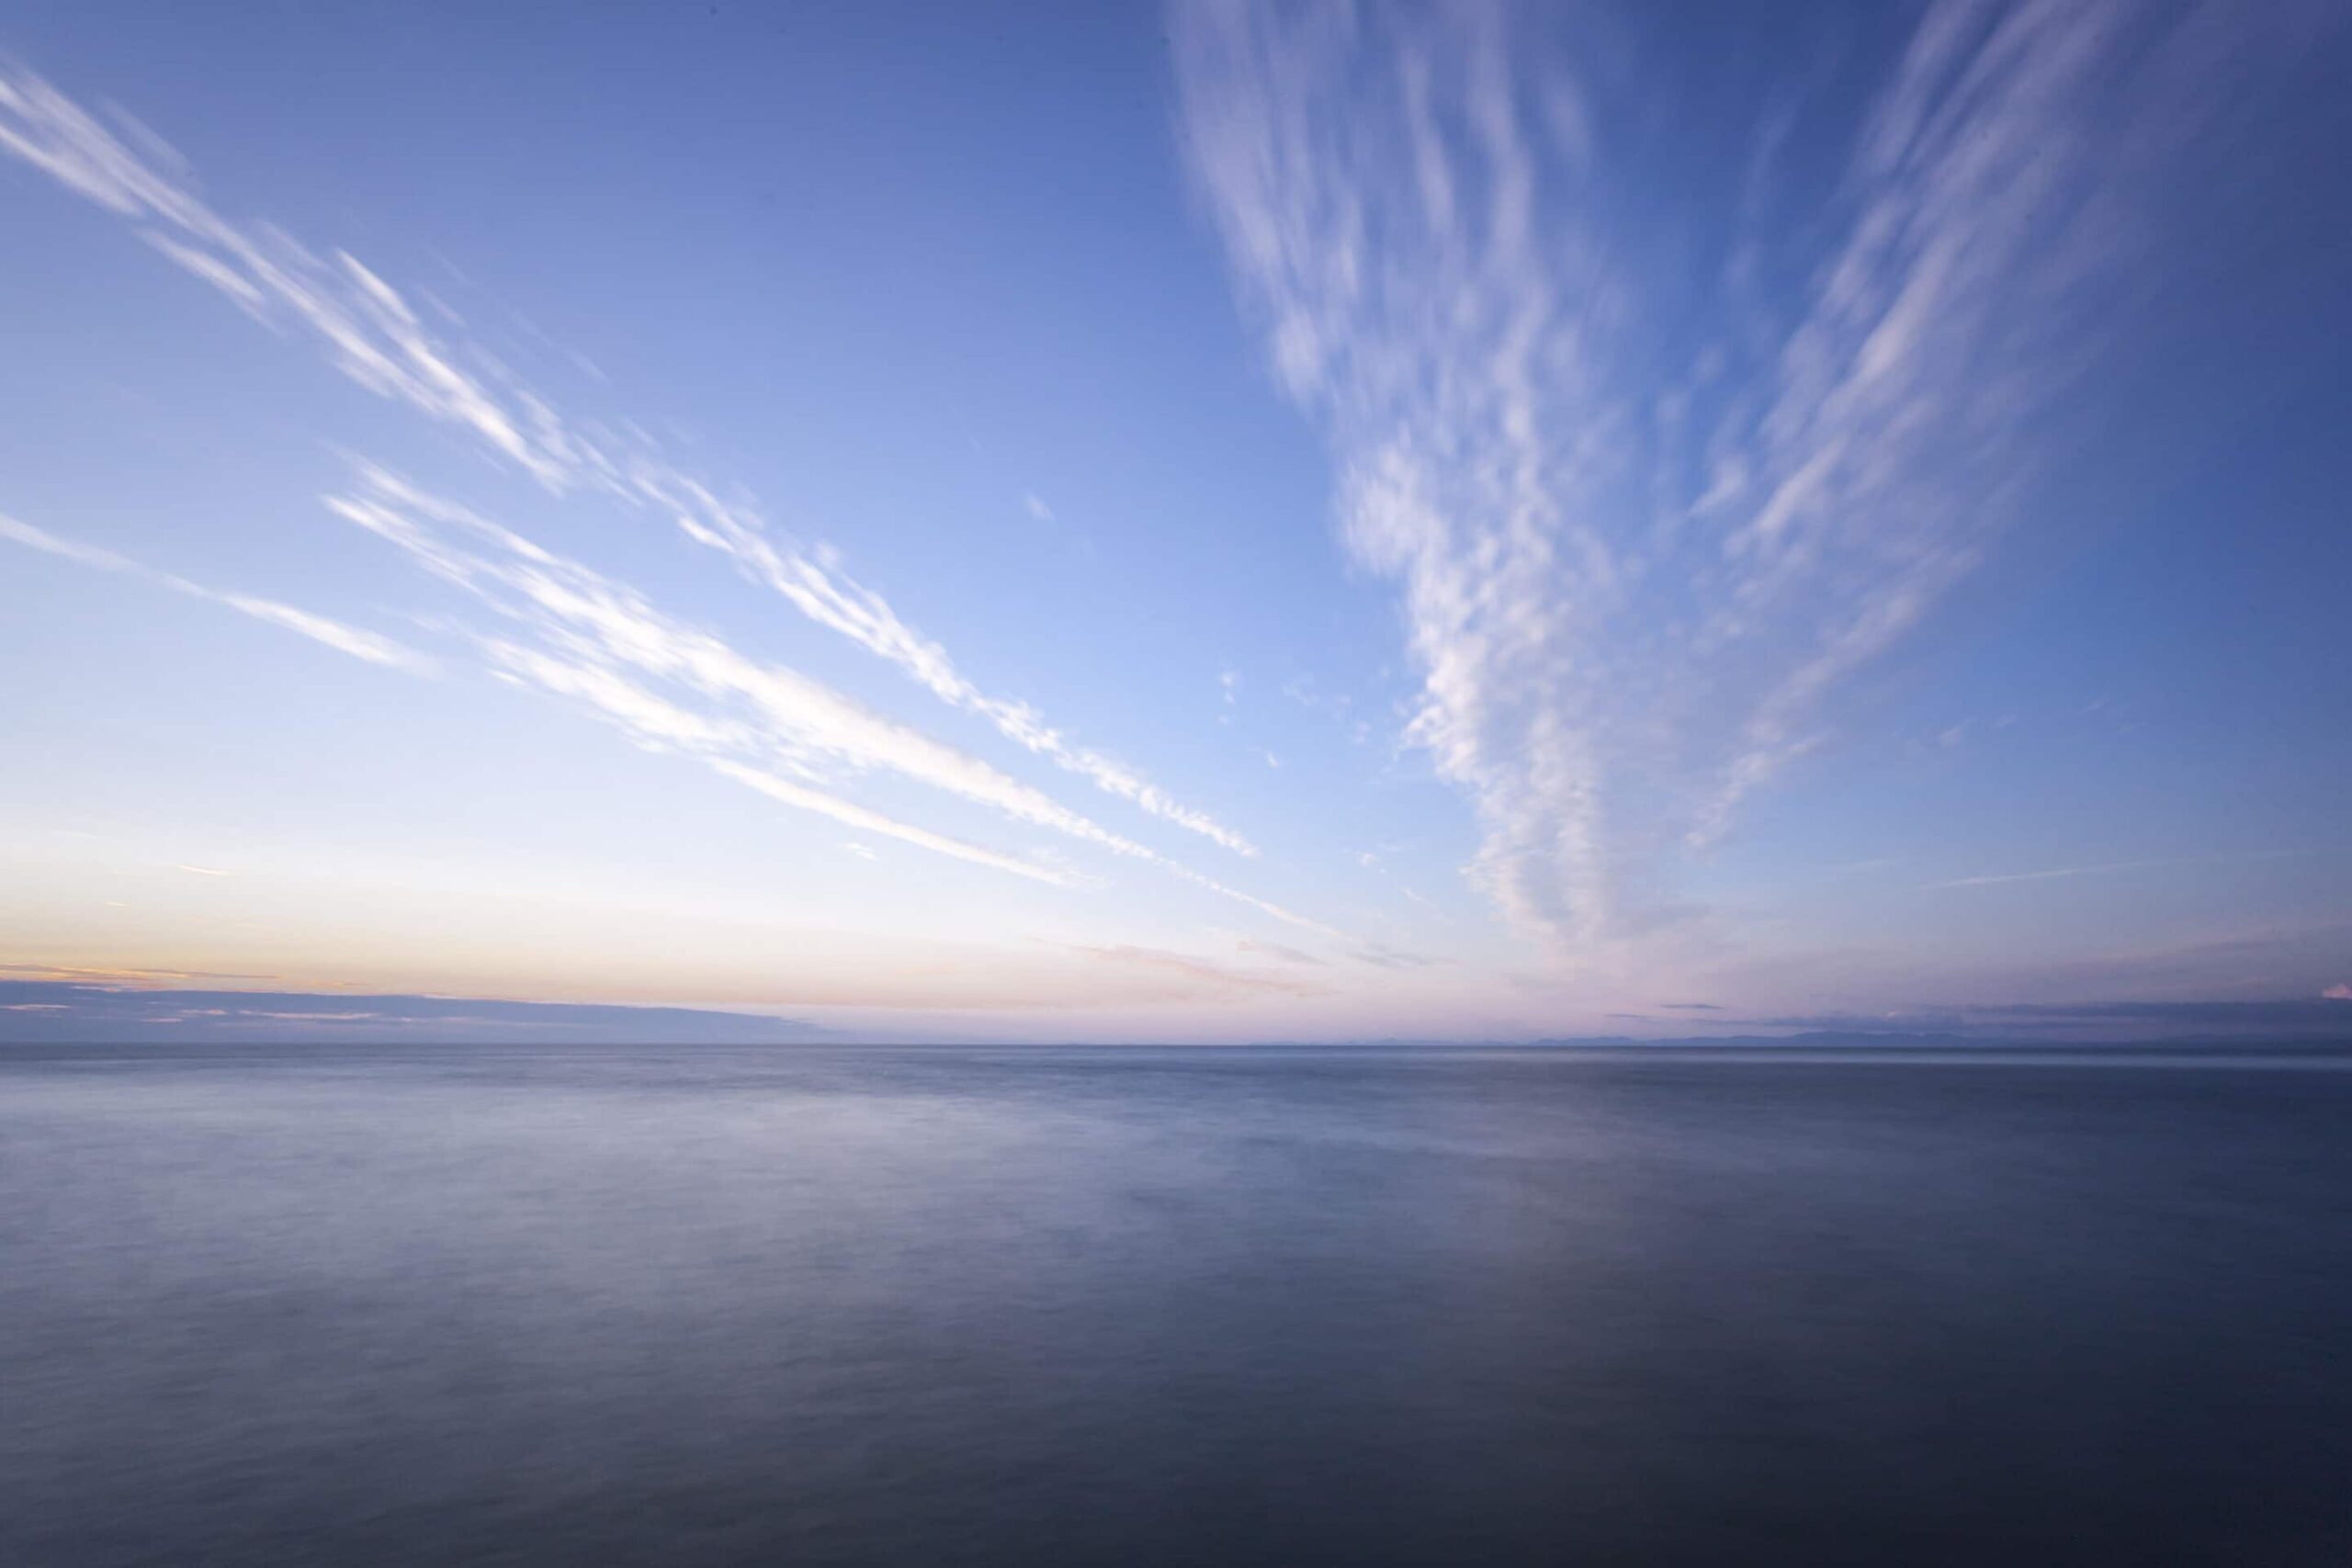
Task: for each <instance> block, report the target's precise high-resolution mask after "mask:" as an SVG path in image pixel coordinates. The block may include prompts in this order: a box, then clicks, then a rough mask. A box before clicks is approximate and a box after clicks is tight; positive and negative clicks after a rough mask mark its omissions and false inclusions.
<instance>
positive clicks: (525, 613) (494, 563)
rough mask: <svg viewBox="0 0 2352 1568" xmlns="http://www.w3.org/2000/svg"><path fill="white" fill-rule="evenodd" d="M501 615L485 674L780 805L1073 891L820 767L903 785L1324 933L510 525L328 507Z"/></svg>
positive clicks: (410, 505)
mask: <svg viewBox="0 0 2352 1568" xmlns="http://www.w3.org/2000/svg"><path fill="white" fill-rule="evenodd" d="M326 505H327V506H328V508H329V509H330V510H332V511H334V513H336V514H337V515H339V516H341V517H343V518H344V519H345V520H346V521H348V522H350V523H353V524H356V525H358V526H360V527H362V528H365V529H367V530H368V531H369V532H370V533H373V534H375V535H377V536H379V537H381V538H383V539H385V540H387V541H389V542H390V543H391V544H393V545H396V546H398V547H400V548H401V549H402V550H404V551H406V552H407V553H408V554H409V555H410V556H411V557H412V558H414V559H415V560H416V561H417V562H418V563H419V564H420V565H422V566H423V567H424V568H425V569H426V570H429V571H431V572H433V573H434V574H435V575H436V576H438V577H441V578H443V579H444V580H446V581H449V582H451V583H453V584H455V585H457V586H458V587H460V588H462V589H464V590H466V591H467V592H469V593H471V594H472V595H473V596H474V597H475V598H477V599H479V600H480V601H481V602H482V603H483V604H486V605H488V606H489V607H490V608H491V609H492V610H493V611H495V612H496V613H497V614H498V615H500V616H501V617H502V618H503V622H504V623H505V624H506V625H507V626H511V627H513V628H515V630H516V631H517V632H518V633H519V634H520V636H521V637H522V638H523V639H524V640H519V641H518V640H515V638H513V637H499V636H491V635H486V634H485V635H481V636H479V637H478V638H477V640H478V642H479V644H480V646H481V649H482V651H483V653H484V656H485V657H486V659H487V660H489V661H490V663H491V665H492V668H494V669H495V670H497V671H500V672H502V673H503V674H505V675H506V676H508V677H509V678H511V679H513V680H515V681H518V682H523V683H525V684H527V685H532V686H536V687H537V688H539V689H541V690H543V691H547V692H549V693H551V694H556V695H559V696H563V697H567V698H570V699H571V700H572V701H574V702H577V703H580V704H582V705H584V706H586V707H587V708H589V709H590V710H591V711H592V712H594V713H595V714H597V715H598V716H600V717H602V718H604V719H605V720H606V721H607V722H609V723H612V724H614V725H616V726H617V727H618V728H621V729H622V730H623V731H624V732H626V733H628V735H630V736H631V737H632V738H633V739H636V740H638V741H639V743H640V744H642V745H646V746H649V747H652V748H656V749H661V750H678V751H682V752H685V753H688V754H691V755H695V756H697V757H700V758H701V759H702V760H703V761H706V762H707V764H708V765H710V766H711V767H713V768H715V769H717V770H718V772H719V773H722V774H723V775H725V776H726V777H728V778H730V779H733V780H734V781H736V782H737V783H739V784H744V785H746V786H747V787H750V788H752V789H756V790H758V791H759V792H760V793H762V794H763V795H767V796H769V797H770V798H771V799H775V800H777V801H780V802H783V803H784V804H786V805H790V806H795V807H799V808H801V809H804V810H809V811H815V812H819V813H820V814H822V815H825V816H828V817H831V818H834V819H835V820H837V821H840V822H842V823H843V824H845V825H847V826H850V827H853V828H858V829H865V830H870V831H872V832H875V833H877V834H882V835H885V836H888V837H891V838H895V839H899V840H903V841H905V842H909V843H913V844H918V845H921V846H922V847H923V848H926V849H930V850H933V851H935V852H939V853H942V854H947V855H952V856H955V857H956V858H958V859H961V860H966V861H970V862H972V863H977V864H985V865H990V866H993V867H995V868H997V869H999V870H1003V871H1010V872H1012V873H1014V874H1018V875H1022V876H1026V877H1029V878H1032V879H1033V880H1037V881H1043V882H1049V883H1055V884H1063V885H1066V884H1068V883H1069V881H1070V880H1071V879H1070V877H1069V875H1068V874H1066V873H1063V872H1061V871H1058V870H1056V869H1054V868H1052V867H1049V866H1045V865H1040V864H1037V863H1034V862H1031V861H1026V860H1023V859H1020V858H1018V857H1015V856H1012V855H1007V854H1002V853H1000V852H996V851H992V850H988V849H983V848H981V847H979V846H977V845H973V844H969V843H966V842H964V841H963V840H957V839H953V838H949V837H947V836H945V835H943V834H939V833H934V832H932V831H930V830H928V829H922V828H920V827H916V826H913V825H911V824H908V823H905V822H900V821H897V820H894V819H892V818H888V817H884V816H882V815H881V814H879V813H876V812H874V811H871V810H869V809H867V808H865V807H860V806H857V805H854V804H853V803H852V802H850V801H847V800H845V799H842V798H841V797H839V796H838V795H832V794H830V793H828V792H826V791H824V790H821V789H820V788H817V787H815V781H817V780H820V779H821V778H822V777H823V775H824V773H825V771H826V770H828V769H845V770H848V771H851V772H865V771H869V770H878V771H885V772H889V773H897V774H899V776H901V777H904V778H907V779H910V780H912V781H914V782H916V783H918V784H925V785H928V786H930V787H932V788H935V789H939V790H942V791H944V792H946V793H948V794H951V795H957V796H960V797H962V798H963V799H966V800H968V801H971V802H973V803H975V804H978V805H981V806H985V807H990V808H992V809H994V810H996V811H999V812H1001V813H1002V814H1003V815H1005V816H1007V817H1009V818H1012V819H1014V820H1015V821H1019V822H1023V823H1025V824H1028V825H1030V826H1033V827H1039V828H1046V829H1052V830H1054V831H1057V832H1060V833H1063V834H1066V835H1068V836H1069V837H1071V838H1073V839H1077V840H1080V841H1081V842H1085V843H1090V844H1092V845H1094V846H1096V847H1098V848H1101V849H1104V850H1108V851H1110V852H1113V853H1115V854H1118V855H1122V856H1125V857H1126V858H1129V859H1132V860H1136V861H1141V862H1145V863H1149V864H1152V865H1156V866H1159V867H1160V868H1162V869H1164V870H1166V871H1168V872H1169V873H1170V874H1174V875H1176V876H1178V877H1180V878H1182V879H1183V880H1185V881H1187V882H1190V883H1192V884H1193V885H1194V886H1200V887H1203V888H1205V889H1207V890H1209V891H1211V892H1214V893H1216V894H1218V895H1220V896H1222V897H1227V898H1230V899H1233V900H1235V901H1237V902H1239V903H1242V904H1245V905H1248V906H1249V907H1250V908H1255V909H1258V910H1259V911H1261V913H1264V914H1267V915H1270V916H1272V918H1274V919H1280V920H1283V921H1286V922H1288V923H1290V924H1294V925H1299V926H1304V927H1307V928H1310V929H1314V930H1318V931H1321V930H1328V928H1325V927H1321V926H1319V925H1317V923H1316V922H1314V921H1312V920H1309V919H1306V918H1305V917H1303V916H1300V915H1297V914H1295V913H1293V912H1292V911H1290V910H1288V909H1285V908H1282V907H1281V906H1279V905H1276V904H1273V903H1271V902H1269V901H1267V900H1265V899H1262V898H1259V897H1254V896H1252V895H1250V894H1248V893H1244V892H1242V891H1240V890H1238V889H1237V888H1233V887H1228V886H1226V885H1225V884H1223V883H1220V882H1218V881H1216V879H1214V878H1212V877H1208V876H1204V875H1203V874H1200V873H1198V872H1196V871H1193V869H1191V868H1190V867H1188V866H1185V865H1182V864H1181V863H1177V862H1175V861H1172V860H1170V859H1169V858H1168V857H1166V856H1164V855H1161V854H1160V853H1159V852H1157V851H1154V850H1152V849H1150V848H1148V847H1147V846H1145V845H1143V844H1140V843H1137V842H1136V841H1135V840H1132V839H1128V838H1125V837H1124V836H1122V835H1120V834H1117V833H1114V832H1112V831H1110V830H1109V829H1105V828H1103V827H1102V826H1101V825H1100V824H1098V823H1096V822H1094V821H1092V820H1091V819H1090V818H1085V817H1083V816H1080V814H1079V813H1077V812H1075V811H1072V810H1070V809H1069V807H1065V806H1063V805H1062V804H1060V803H1059V802H1058V801H1057V800H1055V799H1054V798H1053V797H1052V796H1050V795H1046V794H1045V793H1044V792H1043V791H1041V790H1039V789H1036V788H1035V787H1034V786H1032V785H1029V784H1023V783H1022V782H1021V781H1019V780H1017V779H1014V778H1012V776H1011V775H1009V774H1006V773H1002V772H1001V771H999V770H998V769H996V768H994V767H992V766H990V765H989V764H988V763H987V762H985V761H981V760H980V759H978V758H977V757H974V756H972V755H971V754H970V753H969V752H967V751H964V750H960V749H959V748H956V747H954V746H951V745H948V744H947V743H945V742H944V741H941V740H938V739H933V737H931V736H928V735H925V734H923V733H922V732H921V731H919V730H916V729H913V728H909V727H908V726H906V725H903V724H900V723H899V722H897V721H896V720H893V719H890V718H888V717H885V716H882V715H881V714H878V713H876V712H875V711H873V710H872V709H871V708H868V707H866V706H865V705H863V704H861V703H858V702H856V701H854V700H853V699H852V698H850V697H848V696H846V695H844V694H842V693H840V692H837V691H835V690H833V689H832V688H831V687H830V686H827V685H825V684H823V683H822V682H818V681H815V680H812V679H810V678H809V677H808V676H806V675H804V674H802V673H800V672H799V671H796V670H792V669H789V668H787V667H786V666H783V665H780V664H774V663H769V662H765V661H763V660H757V659H753V658H752V657H751V656H749V655H747V654H744V653H742V652H741V651H740V650H739V649H736V648H734V647H733V646H732V645H730V644H729V643H728V642H726V641H724V640H723V639H721V638H720V637H717V636H716V635H714V634H712V633H710V632H708V631H706V630H704V629H702V628H700V627H696V626H688V625H686V624H684V623H682V622H680V621H677V620H675V619H673V618H672V617H670V616H668V615H664V614H663V613H662V612H661V611H660V610H658V609H656V608H655V607H654V606H653V605H652V604H650V603H649V602H648V601H647V600H646V599H645V598H644V596H643V595H641V594H639V593H638V592H636V591H635V590H633V589H630V588H628V587H626V586H625V585H623V584H620V583H616V582H614V581H611V580H610V579H608V578H605V576H603V575H602V574H600V573H598V572H596V571H594V570H592V569H590V568H588V567H586V566H584V565H582V564H581V563H580V562H578V561H575V560H571V559H569V558H565V557H562V556H560V555H558V554H556V553H555V552H554V551H551V550H549V549H548V548H546V547H543V546H541V545H539V544H537V543H536V542H534V541H532V540H530V539H527V538H526V537H524V536H522V535H520V534H518V533H516V532H515V531H514V530H513V529H511V528H508V527H506V526H505V525H503V524H500V523H497V522H494V521H492V519H490V518H487V517H484V516H483V515H481V513H478V512H476V511H474V510H473V509H471V508H469V507H468V506H465V505H463V504H461V503H458V502H454V501H451V500H448V499H447V498H445V497H441V496H435V495H432V494H429V493H427V492H425V491H421V490H419V489H417V488H416V487H414V486H413V485H411V484H409V483H408V482H407V481H405V480H403V479H400V478H398V477H397V476H395V475H393V474H391V473H390V472H388V471H386V470H384V469H382V468H378V467H376V466H374V465H372V464H366V463H362V464H360V465H359V466H358V469H357V473H356V482H355V485H354V487H353V489H352V490H351V491H349V492H348V493H345V494H342V495H335V496H330V497H328V498H326Z"/></svg>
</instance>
